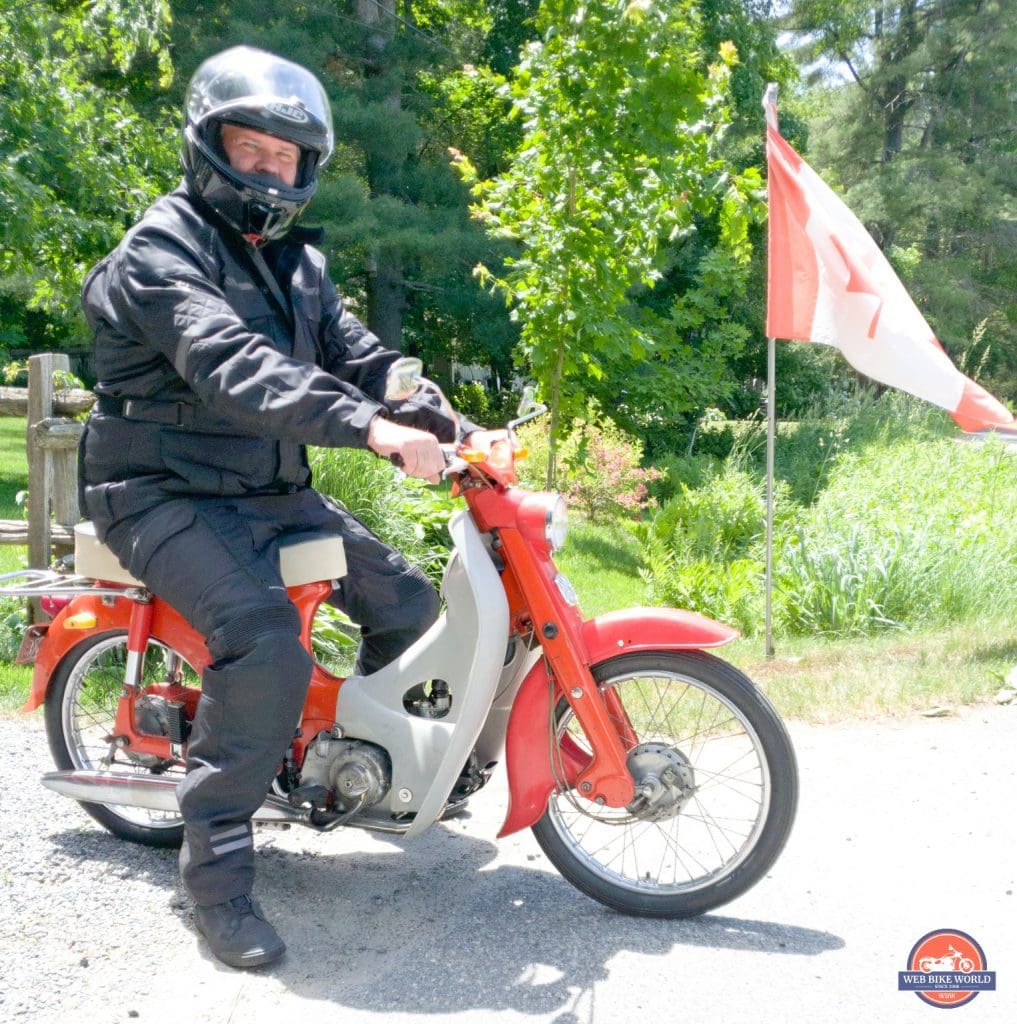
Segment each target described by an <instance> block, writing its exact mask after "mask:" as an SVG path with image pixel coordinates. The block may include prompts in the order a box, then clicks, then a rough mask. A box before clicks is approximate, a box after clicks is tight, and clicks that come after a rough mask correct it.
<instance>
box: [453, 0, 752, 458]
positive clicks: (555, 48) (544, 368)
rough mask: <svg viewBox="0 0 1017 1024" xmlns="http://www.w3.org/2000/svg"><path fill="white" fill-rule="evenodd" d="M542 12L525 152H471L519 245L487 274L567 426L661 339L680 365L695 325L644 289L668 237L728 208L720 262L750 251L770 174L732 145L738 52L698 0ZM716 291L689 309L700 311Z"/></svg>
mask: <svg viewBox="0 0 1017 1024" xmlns="http://www.w3.org/2000/svg"><path fill="white" fill-rule="evenodd" d="M540 24H541V26H542V27H543V29H544V37H543V39H542V40H541V41H540V42H534V43H532V44H530V46H529V47H528V48H527V49H526V51H525V52H524V54H523V58H522V61H521V63H520V65H519V67H518V69H517V72H516V74H515V76H514V80H513V82H512V87H511V96H512V101H513V107H514V111H515V114H516V116H518V117H519V118H520V119H521V121H522V125H523V139H522V142H521V144H520V147H519V149H518V150H517V152H516V153H515V156H514V158H513V161H512V165H511V167H510V168H509V169H508V170H506V171H505V172H504V173H503V174H501V175H498V176H497V177H495V178H493V179H488V180H478V179H477V178H476V177H475V175H474V173H473V169H472V168H471V167H470V166H469V165H468V164H466V162H465V161H463V162H461V165H460V166H461V168H462V169H463V172H464V174H465V175H466V176H467V177H468V178H472V179H473V180H474V182H475V184H474V194H475V196H476V197H477V206H476V210H477V213H478V216H479V217H480V218H481V220H482V221H483V222H484V223H485V224H487V225H488V227H489V229H490V230H491V231H492V232H493V233H494V234H495V235H496V236H497V237H500V238H506V239H510V240H512V241H513V242H515V243H517V245H518V253H517V254H516V255H513V256H511V257H510V258H509V259H507V260H506V263H507V272H506V273H505V274H504V275H496V274H493V273H491V272H490V271H489V270H488V269H487V268H481V269H480V274H481V277H482V279H483V280H485V281H486V282H487V283H489V284H492V285H494V286H496V287H498V288H500V289H502V290H503V291H504V292H505V293H506V295H507V296H508V297H509V299H510V301H511V303H512V305H513V310H514V313H515V314H516V315H517V316H518V317H519V319H520V321H521V323H522V337H521V345H522V348H521V351H522V355H523V358H524V360H525V364H526V366H527V369H528V370H529V371H530V372H531V373H532V374H533V375H534V376H535V377H536V378H537V380H538V381H539V382H540V385H541V387H542V389H543V391H544V393H545V394H546V395H548V396H549V398H550V401H551V404H552V434H553V435H554V434H557V433H558V431H559V429H560V427H559V424H560V423H561V422H562V421H563V419H568V418H571V417H572V416H574V415H576V414H577V413H578V412H579V411H580V410H581V409H582V407H583V405H584V404H585V400H586V397H587V395H588V394H589V393H591V392H593V393H596V391H597V389H598V385H599V386H600V387H601V388H603V389H604V390H606V391H607V392H608V393H609V394H612V395H613V399H614V400H613V401H610V402H609V404H606V406H605V407H607V408H611V409H612V410H614V409H615V408H616V406H617V399H618V391H617V388H618V379H617V376H616V375H615V374H613V373H612V372H611V371H612V370H613V369H614V370H616V369H617V368H618V367H619V366H622V365H630V364H632V363H638V362H641V361H643V360H646V359H647V358H648V357H649V356H651V354H658V355H659V357H660V358H659V363H660V366H659V367H658V368H660V369H662V368H663V367H666V366H669V365H673V361H674V357H675V355H676V354H677V353H675V352H674V351H673V349H671V348H670V345H671V343H672V342H673V340H674V339H675V338H676V337H678V332H679V331H681V329H682V327H683V325H682V324H680V323H676V322H674V319H673V317H671V316H669V317H660V316H656V315H655V314H654V313H653V311H652V310H648V309H639V308H638V307H637V306H635V305H634V304H633V301H632V295H633V292H634V291H636V290H638V289H640V288H650V287H652V286H653V285H654V284H655V283H656V281H658V280H659V279H660V277H661V275H662V263H663V256H664V253H665V245H666V243H668V242H670V243H672V244H674V243H678V242H681V241H682V240H683V239H685V238H688V237H690V236H691V235H692V234H693V233H694V232H695V230H696V220H697V217H710V216H712V215H713V214H715V213H717V214H719V220H718V224H719V230H718V232H717V237H716V239H715V240H714V241H715V245H714V247H713V249H711V252H710V254H709V255H708V256H706V257H704V259H705V260H706V263H707V264H708V265H707V266H706V267H704V270H705V271H706V272H709V270H710V269H711V268H715V269H717V270H718V271H721V265H722V264H723V266H724V270H726V271H728V272H730V271H733V270H734V268H735V267H736V266H737V265H738V264H739V263H744V261H745V260H746V259H747V256H748V247H747V245H746V240H747V227H748V219H749V215H748V213H747V199H748V193H749V191H750V190H751V188H752V187H753V185H754V184H758V177H756V178H755V179H753V177H752V176H751V175H743V176H736V175H732V173H731V168H730V167H729V166H728V165H727V164H726V162H725V161H724V159H723V158H722V156H721V154H720V152H719V142H720V139H721V138H722V135H723V129H724V127H725V125H726V123H727V121H728V114H727V109H726V106H725V102H726V99H727V86H728V82H729V78H730V68H731V66H732V65H734V64H735V63H736V61H737V54H736V52H735V50H734V47H733V45H732V44H730V43H727V44H724V45H722V46H721V48H720V52H719V54H717V55H716V58H715V60H714V62H713V63H711V64H709V66H708V67H704V60H703V57H702V54H701V52H700V46H701V33H700V25H699V19H698V16H697V13H696V10H695V6H694V5H693V4H691V3H688V2H683V3H672V4H659V3H654V2H652V0H633V2H632V3H630V4H629V5H628V7H626V8H619V7H618V6H617V4H615V3H611V2H607V0H590V2H586V3H579V2H577V0H545V3H544V4H543V6H542V8H541V15H540ZM711 261H712V263H711ZM721 272H722V273H723V271H721ZM700 298H701V297H697V296H689V297H688V298H687V299H686V300H683V308H682V309H681V310H680V311H676V312H675V313H674V316H675V317H678V318H681V316H683V315H684V316H687V317H688V319H689V321H690V322H694V321H695V320H696V319H697V315H701V312H702V311H701V310H698V311H697V310H696V309H695V306H696V304H697V302H698V301H699V299H700ZM703 301H705V299H704V300H703ZM686 336H687V335H686ZM642 394H644V395H645V392H642ZM684 397H686V396H684V395H682V394H681V393H680V392H679V393H678V394H676V393H675V391H674V390H673V389H667V388H665V389H664V390H663V392H662V393H659V394H655V395H654V402H655V404H657V408H658V409H660V408H665V409H671V408H673V407H674V404H675V402H679V403H680V402H681V401H682V399H683V398H684ZM627 399H628V396H625V397H624V398H623V399H622V404H624V403H625V401H626V400H627ZM659 403H663V404H662V405H661V404H659ZM630 404H631V403H630ZM552 473H553V461H552Z"/></svg>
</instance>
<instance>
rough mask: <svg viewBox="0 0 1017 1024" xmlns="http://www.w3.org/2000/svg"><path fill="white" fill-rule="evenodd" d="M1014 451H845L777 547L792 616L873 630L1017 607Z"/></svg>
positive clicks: (995, 446)
mask: <svg viewBox="0 0 1017 1024" xmlns="http://www.w3.org/2000/svg"><path fill="white" fill-rule="evenodd" d="M1015 515H1017V457H1015V455H1013V454H1010V453H1009V452H1008V450H1007V449H1006V447H1005V446H1004V445H1003V444H1002V443H1001V442H999V441H989V442H987V443H986V444H984V445H981V446H975V445H971V444H965V443H959V442H955V441H949V440H940V441H926V442H912V441H904V442H899V443H897V444H895V445H893V446H891V447H879V448H875V447H874V448H870V449H869V450H867V451H865V452H862V453H861V454H859V455H855V454H849V455H845V456H844V457H843V458H842V459H841V460H840V462H839V464H838V466H837V470H836V473H835V474H834V475H833V476H832V478H831V481H830V485H829V486H828V487H827V489H826V490H825V491H824V492H823V493H822V494H821V495H820V497H819V499H818V500H817V501H816V503H815V504H814V505H813V506H811V507H810V508H809V509H808V510H806V511H804V512H803V514H802V516H801V520H800V525H799V527H798V529H797V531H796V534H795V536H794V537H792V538H789V539H788V541H787V543H785V544H784V545H783V546H782V549H781V556H782V557H781V567H780V574H779V577H778V578H779V582H780V590H781V593H782V608H783V614H784V619H785V622H786V624H787V626H788V627H789V628H790V629H791V630H793V631H798V632H803V631H809V632H839V633H851V632H871V631H873V630H877V629H880V628H885V627H887V626H895V625H896V626H904V625H906V626H920V625H927V624H932V623H943V622H950V621H958V620H964V619H970V618H973V617H976V616H978V615H982V614H985V613H988V612H993V613H1000V612H1007V611H1012V610H1015V609H1017V536H1015V534H1014V531H1013V523H1014V520H1015Z"/></svg>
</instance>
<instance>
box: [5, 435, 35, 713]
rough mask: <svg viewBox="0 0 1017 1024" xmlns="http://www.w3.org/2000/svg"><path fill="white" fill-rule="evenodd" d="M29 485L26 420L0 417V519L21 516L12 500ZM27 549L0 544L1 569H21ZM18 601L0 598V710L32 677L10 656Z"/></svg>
mask: <svg viewBox="0 0 1017 1024" xmlns="http://www.w3.org/2000/svg"><path fill="white" fill-rule="evenodd" d="M27 488H28V464H27V462H26V461H25V420H24V419H23V418H21V417H16V416H11V417H7V416H4V417H0V519H21V518H22V517H23V514H24V511H23V509H22V507H21V506H20V505H19V504H18V503H17V501H16V500H15V498H16V496H17V493H18V491H23V490H26V489H27ZM27 559H28V549H27V548H25V547H21V546H18V545H14V544H0V573H5V572H14V571H15V570H17V569H23V568H24V567H25V563H26V561H27ZM20 608H21V602H19V601H5V600H3V599H2V598H0V712H3V711H5V710H6V711H13V710H15V709H16V708H18V707H20V706H21V703H22V702H23V701H24V699H25V695H26V694H27V692H28V686H29V683H30V681H31V677H32V670H31V668H27V667H25V666H22V665H15V664H13V662H12V661H11V660H10V659H11V658H13V656H14V654H15V653H16V652H17V647H18V642H19V638H20V622H19V619H20V614H19V613H20Z"/></svg>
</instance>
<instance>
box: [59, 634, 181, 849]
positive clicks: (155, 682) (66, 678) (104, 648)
mask: <svg viewBox="0 0 1017 1024" xmlns="http://www.w3.org/2000/svg"><path fill="white" fill-rule="evenodd" d="M126 671H127V634H126V633H123V632H119V631H117V632H109V633H100V634H98V635H96V636H94V637H91V638H89V639H88V640H86V641H84V642H82V643H81V644H79V645H78V646H77V647H74V648H73V649H72V650H70V651H69V652H68V653H67V655H66V656H65V657H64V659H63V661H61V663H60V665H59V666H58V667H57V670H56V672H54V674H53V679H52V681H51V683H50V687H49V690H48V692H47V694H46V735H47V738H48V739H49V748H50V751H51V752H52V754H53V760H54V761H55V762H56V765H57V767H58V768H60V769H62V770H64V771H70V770H73V769H85V770H90V771H103V770H107V769H111V770H114V771H117V772H120V773H123V772H132V773H138V774H142V775H151V774H155V775H158V776H160V777H162V778H172V779H182V778H183V777H184V769H183V766H182V765H180V764H179V763H177V762H172V761H158V760H157V759H155V758H152V757H148V756H144V757H138V756H136V755H135V756H132V755H131V754H130V750H129V748H128V749H127V750H126V751H124V750H119V749H116V748H115V747H114V746H113V744H112V739H113V733H114V732H115V729H114V724H115V722H116V713H117V705H118V703H119V702H120V696H121V692H122V690H123V686H124V680H125V675H126ZM199 684H200V680H199V678H198V675H197V673H195V671H194V670H193V669H192V668H191V667H190V666H189V665H188V664H187V663H186V662H185V661H184V660H183V658H182V657H181V656H180V655H179V654H178V653H177V652H176V651H174V650H173V649H172V648H170V647H167V646H166V645H165V644H162V643H160V642H159V641H158V640H149V642H148V647H147V648H146V650H145V655H144V660H143V662H142V670H141V693H142V694H145V693H146V692H165V691H166V689H167V688H172V690H173V693H174V694H175V695H177V696H179V695H180V694H181V693H183V692H184V690H183V689H182V688H188V689H190V688H192V687H198V686H199ZM157 727H158V723H157V721H154V720H153V724H152V728H153V731H155V730H156V729H157ZM79 803H81V806H82V807H83V808H84V809H85V810H86V811H87V812H88V813H89V814H90V815H91V816H92V817H93V818H95V820H96V821H98V822H99V823H100V824H102V825H103V826H105V827H106V828H107V829H109V831H110V832H112V833H113V834H114V835H117V836H120V838H121V839H128V840H130V841H131V842H135V843H142V844H144V845H145V846H160V847H171V848H173V847H178V846H179V845H180V843H181V841H182V840H183V835H184V824H183V819H182V818H181V817H180V815H179V814H170V813H167V812H165V811H152V810H146V809H145V808H141V807H129V806H126V805H121V804H95V803H90V802H86V801H79Z"/></svg>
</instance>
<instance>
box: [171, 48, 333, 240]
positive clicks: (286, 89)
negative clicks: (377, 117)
mask: <svg viewBox="0 0 1017 1024" xmlns="http://www.w3.org/2000/svg"><path fill="white" fill-rule="evenodd" d="M333 144H334V136H333V132H332V112H331V109H330V108H329V104H328V97H327V96H326V95H325V90H324V89H323V88H322V87H321V83H320V82H319V81H318V79H317V78H315V77H314V75H312V74H311V72H310V71H308V70H307V69H306V68H302V67H301V66H300V65H299V64H294V63H293V62H292V61H288V60H284V59H283V58H282V57H276V56H275V55H274V54H271V53H266V52H265V51H264V50H256V49H253V48H252V47H249V46H235V47H233V48H232V49H229V50H224V51H223V52H222V53H219V54H216V55H215V56H214V57H209V58H208V60H206V61H205V62H204V63H203V64H202V65H201V66H200V67H199V68H198V70H197V71H195V73H194V76H193V77H192V78H191V82H190V85H188V87H187V98H186V100H185V105H184V141H183V151H182V159H183V164H184V175H185V177H186V178H187V181H188V183H189V184H190V186H191V188H192V189H193V190H194V191H195V193H196V194H197V195H198V196H199V197H200V198H201V199H203V200H204V201H205V203H207V204H208V205H209V206H210V207H211V208H212V209H213V210H214V211H215V212H216V213H217V214H218V215H219V216H220V217H221V218H222V219H223V220H224V221H226V223H227V224H229V225H230V226H231V227H234V228H236V229H237V231H239V232H240V233H241V234H243V235H246V236H256V237H257V238H259V239H263V240H268V239H272V238H279V237H280V236H281V235H284V234H285V233H286V232H287V231H288V230H289V229H290V227H291V226H292V224H293V222H294V221H295V220H296V219H297V217H298V216H299V214H300V212H301V211H302V210H303V208H304V207H305V206H306V205H307V204H308V203H309V202H310V200H311V197H312V196H313V195H314V190H315V188H317V185H318V168H319V167H322V166H323V165H324V164H325V162H326V161H327V160H328V158H329V157H330V156H331V155H332V147H333Z"/></svg>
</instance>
